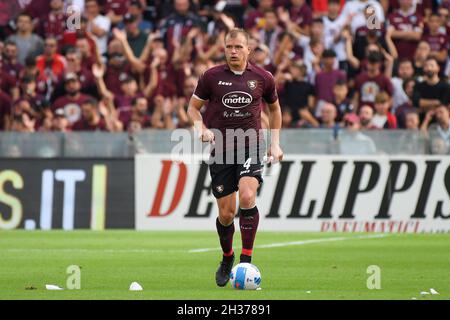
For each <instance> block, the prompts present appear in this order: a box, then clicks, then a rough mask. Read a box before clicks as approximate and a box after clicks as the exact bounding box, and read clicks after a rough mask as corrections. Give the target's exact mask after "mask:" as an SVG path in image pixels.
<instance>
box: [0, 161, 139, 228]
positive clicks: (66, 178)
mask: <svg viewBox="0 0 450 320" xmlns="http://www.w3.org/2000/svg"><path fill="white" fill-rule="evenodd" d="M134 194H135V192H134V160H133V159H116V160H113V159H75V158H73V159H61V158H58V159H10V160H8V159H0V230H1V229H16V228H25V229H29V230H33V229H42V230H49V229H64V230H72V229H92V230H103V229H105V228H130V229H133V228H134V225H135V223H134Z"/></svg>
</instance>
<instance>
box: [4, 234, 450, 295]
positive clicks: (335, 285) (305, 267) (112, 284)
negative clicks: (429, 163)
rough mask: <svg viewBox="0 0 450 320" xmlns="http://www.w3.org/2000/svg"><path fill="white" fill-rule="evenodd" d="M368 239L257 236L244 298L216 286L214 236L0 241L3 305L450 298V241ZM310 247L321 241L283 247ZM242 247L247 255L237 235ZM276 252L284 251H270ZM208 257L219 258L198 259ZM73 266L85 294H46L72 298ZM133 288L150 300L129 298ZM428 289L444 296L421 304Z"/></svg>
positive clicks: (12, 237) (443, 237) (439, 237)
mask: <svg viewBox="0 0 450 320" xmlns="http://www.w3.org/2000/svg"><path fill="white" fill-rule="evenodd" d="M358 236H359V237H360V238H358ZM361 236H362V235H358V234H331V233H326V234H325V233H294V232H289V233H287V232H283V233H281V232H259V233H258V235H257V239H256V245H257V247H256V249H255V251H254V259H253V263H254V264H255V265H257V266H258V267H259V269H260V270H261V274H262V283H261V287H262V290H260V291H238V290H234V289H232V288H231V287H230V285H227V287H225V288H219V287H217V286H216V284H215V281H214V273H215V271H216V268H217V266H218V263H219V260H220V255H221V253H220V250H219V249H218V239H217V236H216V234H215V232H214V231H211V232H162V231H161V232H138V231H104V232H93V231H72V232H64V231H0V299H180V300H181V299H182V300H185V299H220V300H222V299H406V300H410V299H411V298H413V297H414V298H417V299H418V300H421V299H422V300H437V299H449V298H450V271H449V266H450V249H449V248H450V234H416V235H414V234H401V235H395V234H389V235H386V236H384V237H381V238H361ZM342 237H346V238H347V237H348V239H344V240H342V239H340V240H339V239H338V240H332V241H326V242H317V241H315V240H314V239H324V238H342ZM302 240H313V241H312V242H310V243H306V244H305V243H302V244H299V243H297V244H292V243H291V245H287V246H285V245H284V243H288V242H296V241H302ZM234 242H235V245H236V246H238V245H240V235H239V233H236V234H235V238H234ZM273 243H281V246H280V247H268V246H266V247H264V246H265V245H268V244H273ZM200 248H217V250H214V249H213V250H211V251H207V252H190V250H192V249H200ZM236 251H237V253H238V254H239V251H240V250H239V249H238V248H236ZM70 265H78V266H80V267H81V289H80V290H67V289H65V290H63V291H48V290H45V285H46V284H56V285H59V286H61V287H64V288H66V281H67V278H68V277H69V274H67V273H66V270H67V267H68V266H70ZM370 265H377V266H379V267H380V272H381V273H380V276H381V278H380V279H381V289H379V290H377V289H373V290H369V289H368V288H367V279H368V278H369V277H370V276H371V274H368V273H367V268H368V266H370ZM133 281H137V282H139V283H140V284H141V285H142V286H143V287H144V291H139V292H137V291H134V292H132V291H129V290H128V288H129V285H130V284H131V282H133ZM31 287H33V288H35V289H32V290H30V288H31ZM430 288H433V289H435V290H437V291H438V292H439V295H423V296H421V295H420V292H421V291H429V290H430Z"/></svg>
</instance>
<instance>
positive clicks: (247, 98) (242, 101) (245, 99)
mask: <svg viewBox="0 0 450 320" xmlns="http://www.w3.org/2000/svg"><path fill="white" fill-rule="evenodd" d="M252 101H253V97H252V96H251V95H250V94H248V93H247V92H244V91H233V92H229V93H227V94H226V95H224V96H223V97H222V103H223V105H224V106H225V107H227V108H230V109H242V108H244V107H246V106H248V105H249V104H250V103H252Z"/></svg>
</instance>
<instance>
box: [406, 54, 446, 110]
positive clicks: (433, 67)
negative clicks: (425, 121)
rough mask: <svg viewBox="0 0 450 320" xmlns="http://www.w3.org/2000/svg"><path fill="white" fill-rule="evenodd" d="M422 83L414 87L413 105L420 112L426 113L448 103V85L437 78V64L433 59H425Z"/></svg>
mask: <svg viewBox="0 0 450 320" xmlns="http://www.w3.org/2000/svg"><path fill="white" fill-rule="evenodd" d="M423 70H424V74H425V75H424V81H423V82H417V83H416V85H415V87H414V99H413V102H414V105H415V106H417V107H418V108H419V110H420V112H428V111H429V110H433V109H435V108H437V107H438V106H440V105H441V104H445V105H447V104H448V102H449V93H450V85H449V84H448V83H447V82H446V81H444V80H441V79H440V78H439V64H438V62H437V60H436V59H435V58H432V57H429V58H427V60H426V62H425V65H424V69H423Z"/></svg>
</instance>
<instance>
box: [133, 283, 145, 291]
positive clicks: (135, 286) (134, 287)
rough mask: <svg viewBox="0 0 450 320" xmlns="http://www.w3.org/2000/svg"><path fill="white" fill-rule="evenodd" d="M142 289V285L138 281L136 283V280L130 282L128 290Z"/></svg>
mask: <svg viewBox="0 0 450 320" xmlns="http://www.w3.org/2000/svg"><path fill="white" fill-rule="evenodd" d="M142 290H144V289H143V288H142V286H141V285H140V284H139V283H137V282H133V283H131V285H130V291H142Z"/></svg>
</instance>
